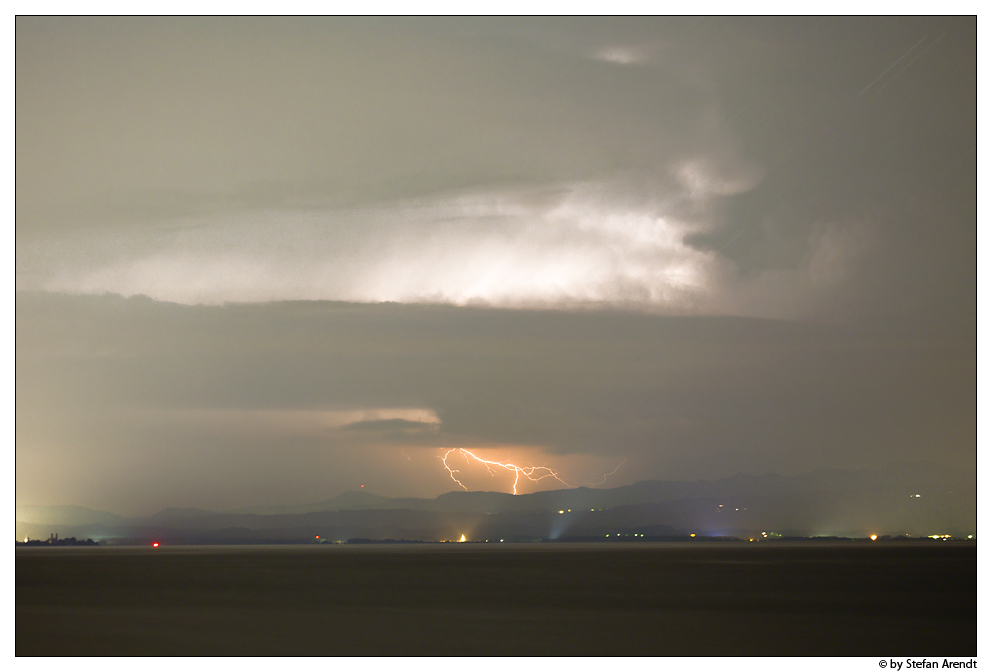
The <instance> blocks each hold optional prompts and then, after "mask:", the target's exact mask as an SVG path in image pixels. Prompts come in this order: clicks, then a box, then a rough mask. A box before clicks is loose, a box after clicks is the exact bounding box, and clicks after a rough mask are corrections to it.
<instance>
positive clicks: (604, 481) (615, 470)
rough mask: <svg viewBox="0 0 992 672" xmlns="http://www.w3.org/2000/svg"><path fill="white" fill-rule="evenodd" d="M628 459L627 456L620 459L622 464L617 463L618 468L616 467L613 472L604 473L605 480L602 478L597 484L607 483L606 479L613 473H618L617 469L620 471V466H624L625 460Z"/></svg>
mask: <svg viewBox="0 0 992 672" xmlns="http://www.w3.org/2000/svg"><path fill="white" fill-rule="evenodd" d="M626 461H627V458H626V457H625V458H623V460H621V461H620V464H618V465H617V468H616V469H614V470H613V471H611V472H610V473H608V474H603V480H601V481H600V482H599V483H597V484H596V485H602V484H603V483H606V479H608V478H609V477H610V476H612V475H613V474H615V473H617V471H618V470H619V469H620V467H622V466H623V464H624V462H626Z"/></svg>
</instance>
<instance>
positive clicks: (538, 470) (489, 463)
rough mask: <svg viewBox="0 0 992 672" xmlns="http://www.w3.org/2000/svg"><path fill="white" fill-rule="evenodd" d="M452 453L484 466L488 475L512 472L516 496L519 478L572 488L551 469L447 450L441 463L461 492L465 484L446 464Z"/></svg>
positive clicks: (455, 449)
mask: <svg viewBox="0 0 992 672" xmlns="http://www.w3.org/2000/svg"><path fill="white" fill-rule="evenodd" d="M452 453H458V454H460V455H461V456H462V457H464V458H465V461H466V462H469V463H471V461H472V460H475V461H476V462H479V463H480V464H484V465H485V466H486V469H488V470H489V473H490V475H492V476H495V475H496V473H497V469H505V470H506V471H509V472H512V473H513V474H514V478H513V494H517V484H518V483H519V482H520V477H521V476H523V477H524V478H526V479H527V480H529V481H535V482H537V481H542V480H544V479H545V478H553V479H555V480H556V481H558V482H559V483H561V484H562V485H564V486H565V487H566V488H570V487H572V486H571V485H569V484H568V483H566V482H565V481H563V480H562V479H561V477H559V476H558V472H557V471H555V470H554V469H552V468H551V467H535V466H533V465H531V466H527V467H520V466H517V465H516V464H513V463H512V462H497V461H495V460H486V459H483V458H481V457H479V456H478V455H476V454H475V453H473V452H472V451H470V450H467V449H465V448H449V449H448V451H447V452H446V453H445V454H444V455H443V456H442V457H441V462H442V463H443V464H444V468H445V469H447V470H448V474H449V475H450V476H451V480H453V481H454V482H455V483H457V484H458V485H459V486H460V487H461V489H462V490H468V488H466V487H465V484H464V483H462V482H461V481H459V480H458V478H457V477H456V476H455V474H457V473H459V470H458V469H452V468H451V465H450V464H448V456H449V455H451V454H452Z"/></svg>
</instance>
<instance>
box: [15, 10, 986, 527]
mask: <svg viewBox="0 0 992 672" xmlns="http://www.w3.org/2000/svg"><path fill="white" fill-rule="evenodd" d="M15 26H16V143H17V144H16V197H17V201H16V217H17V219H16V243H15V249H16V287H17V298H16V301H17V303H16V336H17V344H16V367H17V368H16V374H17V379H16V421H17V426H16V485H17V503H18V504H79V505H85V506H90V507H93V508H99V509H104V510H108V511H112V512H115V513H120V514H125V515H139V514H150V513H152V512H154V511H156V510H158V509H161V508H164V507H167V506H186V507H202V508H209V509H215V510H220V509H230V508H237V507H247V506H253V505H269V504H294V503H306V502H314V501H319V500H323V499H327V498H329V497H332V496H334V495H337V494H339V493H341V492H343V491H346V490H354V489H357V488H359V487H360V486H361V485H362V484H364V485H365V488H366V489H367V490H369V491H372V492H375V493H378V494H381V495H388V496H424V497H433V496H436V495H438V494H441V493H443V492H448V491H450V490H454V489H457V488H458V484H457V483H455V482H454V481H453V480H452V478H451V477H450V475H449V473H448V471H447V470H446V469H445V468H444V464H443V463H442V462H441V456H442V455H444V454H445V452H446V451H447V450H448V449H450V448H457V447H464V448H468V449H470V450H471V451H473V453H476V454H478V455H480V456H484V457H485V458H486V459H490V460H493V461H499V462H504V463H505V462H512V463H513V464H517V465H524V466H526V465H535V466H549V467H551V468H553V469H555V470H556V472H557V473H558V475H559V477H560V478H561V479H562V481H564V482H566V483H568V484H569V485H572V486H579V485H585V486H594V485H600V486H602V487H608V486H617V485H624V484H629V483H633V482H636V481H639V480H643V479H660V480H682V479H692V480H695V479H716V478H722V477H726V476H731V475H734V474H737V473H750V474H764V473H767V472H775V473H779V474H784V475H791V474H798V473H802V472H804V471H809V470H812V469H816V468H843V469H858V468H871V469H879V468H884V467H886V466H888V465H891V464H893V463H897V462H906V461H909V462H916V461H931V462H937V463H940V464H943V465H947V466H951V467H954V468H957V469H961V470H963V471H964V472H966V473H974V472H975V469H976V441H977V438H976V415H977V413H976V403H977V396H976V379H977V376H976V350H977V338H976V312H977V289H976V284H977V271H976V265H977V264H976V259H977V251H978V248H977V242H976V238H977V206H976V201H977V170H976V163H977V114H976V105H977V83H976V78H977V62H976V59H977V53H976V52H977V20H976V19H975V18H974V17H963V18H927V17H925V18H899V17H896V18H888V17H877V18H815V17H813V18H790V19H778V18H733V19H728V18H720V17H702V18H696V17H677V18H659V19H643V18H632V19H597V18H590V19H550V18H548V19H533V18H526V19H470V18H465V19H360V18H320V19H267V18H255V19H234V18H127V19H112V18H30V17H29V18H24V17H21V18H18V19H17V20H16V22H15ZM449 462H450V463H451V464H452V465H454V466H456V467H457V468H458V469H459V470H460V471H459V475H458V477H459V479H460V480H461V481H462V482H463V483H464V484H465V486H467V487H468V488H470V489H473V490H500V491H503V492H509V491H510V490H511V489H512V481H513V474H512V473H509V472H507V471H506V470H502V469H499V468H497V469H496V471H495V473H494V474H490V473H489V472H488V471H487V469H486V468H485V467H484V466H483V465H481V464H478V463H476V464H474V465H473V464H470V463H469V462H468V461H466V460H464V459H462V460H461V461H460V462H457V464H456V463H455V462H454V461H452V460H451V459H450V458H449ZM618 467H619V468H618ZM611 472H613V473H612V474H611ZM607 474H610V475H607ZM554 487H564V486H563V485H562V484H561V483H560V482H558V481H555V480H554V479H545V480H542V481H540V482H539V483H529V482H524V483H523V487H522V491H523V492H532V491H534V490H536V489H545V488H554Z"/></svg>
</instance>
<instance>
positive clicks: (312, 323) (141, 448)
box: [17, 295, 976, 506]
mask: <svg viewBox="0 0 992 672" xmlns="http://www.w3.org/2000/svg"><path fill="white" fill-rule="evenodd" d="M55 316H57V317H55ZM18 343H19V347H18V369H17V376H18V378H17V380H18V384H17V395H18V445H19V447H20V450H21V451H22V456H21V458H20V459H19V464H18V469H19V477H23V478H22V483H23V485H22V487H23V488H24V490H25V492H39V493H40V492H43V491H44V489H43V488H40V487H38V486H35V485H32V483H34V479H33V478H29V475H30V476H40V474H38V473H37V470H38V469H40V468H41V467H40V466H39V463H38V462H37V461H38V460H40V461H41V462H40V464H41V465H49V464H54V463H58V464H73V465H76V469H77V471H76V472H75V476H76V478H78V481H77V486H67V487H69V491H70V492H71V491H73V490H74V489H75V487H78V489H79V493H78V496H83V495H84V493H85V492H86V491H87V489H88V486H87V485H86V484H87V483H91V482H98V483H100V487H101V489H102V490H103V493H102V494H101V497H102V498H106V499H107V501H114V502H117V501H120V502H121V503H120V504H119V505H118V506H123V502H124V501H125V500H126V496H125V494H124V493H125V492H126V491H127V488H128V487H129V486H127V485H125V484H122V483H121V480H122V479H121V474H120V471H119V468H120V465H121V464H122V463H125V464H130V465H131V469H132V470H133V471H132V472H131V475H132V476H133V477H135V478H138V477H140V478H151V477H152V476H153V475H155V477H157V478H169V477H170V475H171V476H174V477H175V478H177V479H180V474H183V473H186V474H187V475H186V476H184V477H182V479H180V480H183V481H184V482H185V483H187V484H189V483H191V482H200V484H201V486H202V487H204V488H207V487H212V488H214V489H215V490H217V491H218V492H215V493H214V494H213V495H211V496H212V497H214V498H215V499H217V500H223V501H227V502H229V503H230V504H231V505H234V504H238V503H241V502H243V501H250V499H251V498H250V496H249V495H248V492H249V491H250V488H251V487H254V486H252V485H251V484H253V483H256V484H260V483H262V482H263V481H264V482H265V484H266V489H269V490H275V489H274V488H273V486H272V483H273V482H277V483H291V482H295V481H300V480H302V481H304V482H307V481H309V480H310V477H309V476H308V475H307V471H308V470H309V469H312V468H313V461H314V460H316V459H318V458H317V457H315V455H316V454H317V453H323V454H324V456H325V457H330V456H333V463H334V465H335V466H334V469H335V470H337V471H338V472H342V473H344V472H346V473H347V474H348V475H349V477H351V478H362V477H361V476H359V474H363V473H364V474H370V472H373V471H375V472H377V474H378V477H379V478H380V481H381V482H389V483H391V484H393V486H394V487H395V489H396V490H397V491H399V492H401V493H410V494H426V493H430V492H434V494H437V493H439V492H442V491H445V490H446V489H449V487H450V484H448V485H446V482H445V480H444V479H443V478H437V479H435V480H434V481H428V482H427V483H425V482H423V481H421V482H417V481H418V479H419V478H421V477H422V474H421V473H420V472H417V471H412V472H410V471H407V470H408V468H409V467H408V465H407V462H406V461H405V460H403V459H402V458H401V457H400V456H399V449H400V448H401V447H403V446H406V448H407V449H408V450H413V451H416V450H426V451H428V453H430V455H431V456H432V459H433V456H434V453H436V449H437V448H438V447H441V446H452V445H496V446H499V445H509V446H512V445H529V446H540V447H543V448H544V449H545V453H546V454H550V455H561V456H567V455H573V454H580V455H590V456H596V457H601V458H610V459H615V460H616V461H619V459H620V458H622V457H626V458H627V459H628V463H629V464H630V465H631V470H629V471H627V472H626V473H623V474H619V478H618V480H617V482H618V483H621V482H630V481H632V480H636V479H637V478H639V477H646V476H653V477H657V478H700V477H718V476H726V475H732V474H734V473H737V472H739V471H745V472H750V473H764V472H766V471H779V472H792V473H795V472H798V471H802V470H806V469H811V468H815V467H821V466H859V465H860V466H865V465H868V466H884V465H886V464H888V463H890V462H892V461H897V460H905V459H928V458H933V457H934V455H939V456H940V460H941V461H943V462H945V463H948V464H952V465H954V466H956V467H960V468H969V467H970V466H971V465H973V459H974V442H975V429H974V404H975V391H974V390H975V382H976V380H975V371H974V342H970V343H969V342H968V340H967V339H965V340H960V339H947V338H940V337H933V336H931V337H929V338H920V337H913V336H906V337H895V338H894V337H893V335H892V334H889V333H885V332H882V331H879V330H872V329H862V328H857V329H856V328H846V327H836V326H834V327H824V326H814V325H799V324H794V323H785V322H776V321H766V320H752V319H743V318H694V317H682V318H678V317H663V316H646V315H640V314H636V313H623V312H609V311H607V312H586V313H569V312H538V311H505V310H483V309H466V308H451V307H442V306H400V305H382V306H368V305H364V306H363V305H349V304H333V303H319V302H318V303H310V302H302V303H287V304H274V305H256V306H251V305H229V306H224V307H190V306H180V305H175V304H161V303H156V302H151V301H147V300H143V299H128V300H126V299H122V298H120V297H113V296H107V297H92V298H85V297H79V298H72V297H62V296H52V295H21V296H20V297H19V301H18ZM347 408H358V409H362V408H365V409H372V408H380V409H381V408H408V409H416V408H420V409H432V410H433V411H434V412H435V413H436V415H437V418H438V420H439V421H440V425H439V427H437V430H438V431H437V433H432V432H426V433H425V432H392V433H390V434H389V436H388V437H387V439H386V442H387V443H389V444H390V445H392V446H394V449H393V451H392V452H391V453H390V455H391V457H390V458H389V459H387V460H386V461H385V462H384V461H383V458H382V456H381V455H380V454H378V453H369V452H367V450H365V449H363V448H362V447H361V446H362V445H364V442H359V443H355V441H354V439H353V438H352V437H353V436H354V435H355V434H362V435H366V434H374V432H354V431H346V432H345V433H346V434H347V435H350V436H348V437H345V436H343V435H342V433H340V431H338V430H342V429H343V430H354V429H357V428H362V429H383V430H385V429H393V430H395V429H404V428H409V427H426V426H430V423H424V422H417V421H411V420H404V419H402V418H399V419H395V418H394V419H390V418H384V419H381V420H369V421H356V422H349V423H344V422H341V423H339V425H340V426H339V428H338V429H334V428H333V427H330V426H329V425H328V426H325V425H321V424H320V422H316V421H315V420H314V419H313V418H312V417H310V416H308V415H306V414H307V413H310V414H312V415H313V416H314V417H319V415H320V413H321V412H322V411H327V410H333V409H347ZM301 409H302V414H301ZM280 413H282V414H284V415H285V417H283V416H280V415H279V414H280ZM294 414H295V415H294ZM253 417H254V419H252V418H253ZM266 418H269V419H270V420H271V422H269V421H268V420H266ZM279 418H283V420H279ZM253 423H254V424H253ZM332 424H333V423H332ZM107 451H111V452H112V453H113V454H114V455H115V456H116V457H114V458H108V457H107V454H108V453H107ZM232 451H233V452H236V453H237V454H239V455H240V457H239V459H238V460H236V463H229V462H228V459H229V458H230V457H231V454H232ZM301 453H307V454H309V455H310V457H308V458H307V459H306V460H300V459H299V458H298V456H299V454H301ZM294 456H295V457H294ZM108 461H109V463H111V464H113V465H114V468H113V470H112V471H111V472H110V473H109V474H108V473H107V471H106V470H107V467H108ZM605 462H609V460H605ZM605 462H604V463H605ZM191 464H195V465H196V467H195V468H194V467H191V466H190V465H191ZM433 464H434V465H435V468H436V469H437V470H438V472H439V473H435V475H436V476H443V475H444V473H443V472H440V464H439V463H437V462H433ZM611 468H612V467H611ZM187 470H189V471H191V472H196V473H188V472H187ZM101 474H102V476H101ZM368 478H370V476H368ZM124 480H125V481H126V480H128V479H124ZM331 481H332V483H333V485H332V483H327V484H325V485H324V486H321V485H320V484H319V483H313V482H308V485H307V488H306V491H308V492H309V493H310V494H311V496H313V497H318V496H320V495H322V494H327V493H326V491H323V492H322V491H321V488H322V487H327V488H330V489H333V488H334V487H344V486H345V485H346V483H343V482H341V481H339V480H337V479H331ZM190 487H191V486H190ZM36 488H37V490H36ZM122 489H123V491H122ZM220 493H223V495H222V494H220ZM189 494H190V496H193V493H189ZM268 495H269V496H270V497H274V496H276V493H275V491H273V492H269V493H268ZM201 496H202V495H201ZM282 496H283V497H287V496H290V495H289V493H282Z"/></svg>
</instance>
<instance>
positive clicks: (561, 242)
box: [19, 173, 744, 311]
mask: <svg viewBox="0 0 992 672" xmlns="http://www.w3.org/2000/svg"><path fill="white" fill-rule="evenodd" d="M699 175H700V177H699V179H698V180H697V183H694V185H695V186H694V187H693V188H699V189H702V190H703V192H702V194H701V197H703V198H710V197H712V196H713V194H714V193H716V194H719V193H721V190H722V191H724V192H725V191H726V187H725V186H724V185H723V184H722V183H720V184H717V186H715V187H713V186H706V185H704V184H703V180H704V177H703V173H700V174H699ZM706 184H709V183H706ZM743 184H744V183H743V182H739V183H738V186H739V185H743ZM700 185H702V186H700ZM739 188H744V187H743V186H739ZM528 196H529V194H527V193H526V192H523V193H517V192H513V191H504V192H497V193H471V194H464V195H456V196H451V197H448V198H446V199H439V200H435V201H426V200H420V201H406V202H401V203H399V204H395V205H391V206H381V207H376V208H365V209H353V210H323V211H289V212H250V213H245V214H242V215H237V216H235V215H229V216H224V217H215V218H206V219H193V220H188V221H185V222H180V223H178V224H175V223H172V224H170V225H169V226H167V227H166V226H163V227H160V228H159V229H158V230H156V231H155V234H154V235H151V236H144V237H140V238H139V237H132V238H125V237H122V236H121V235H120V234H119V233H117V232H115V231H111V230H104V231H97V232H90V233H87V234H85V235H79V236H76V237H74V238H72V239H71V240H67V241H62V242H61V244H57V245H53V246H52V247H50V248H48V250H47V258H46V257H45V255H44V254H40V255H37V256H32V255H31V254H30V253H28V254H25V255H23V256H22V264H21V268H20V271H21V272H20V273H19V288H21V289H44V290H48V291H61V292H69V293H104V292H112V293H119V294H122V295H125V296H130V295H136V294H143V295H146V296H149V297H151V298H153V299H157V300H164V301H171V302H177V303H186V304H197V303H205V304H220V303H224V302H262V301H278V300H297V299H311V300H317V299H322V300H342V301H358V302H382V301H397V302H435V303H452V304H455V305H468V304H484V305H492V306H501V307H556V306H569V305H582V304H595V305H623V306H631V307H640V308H646V309H660V310H677V311H691V310H699V309H702V308H705V306H706V304H707V301H708V298H709V295H710V293H711V292H712V291H713V289H714V287H713V286H712V282H713V278H714V275H715V273H716V271H717V269H718V267H719V266H720V262H719V260H718V259H717V256H716V255H715V254H713V253H712V252H708V251H703V250H700V249H696V248H694V247H692V246H690V245H688V244H687V243H686V242H685V237H686V236H687V235H688V234H690V233H693V232H696V231H699V230H703V229H705V224H701V223H698V222H695V221H693V220H692V219H689V218H685V214H688V215H689V217H692V213H691V212H688V211H686V210H685V208H681V211H680V208H679V207H678V206H677V203H676V201H677V199H676V198H670V199H668V200H667V201H666V200H654V201H645V200H643V199H640V200H638V199H633V198H630V197H627V196H618V195H615V194H611V193H610V185H602V184H592V185H589V184H578V185H572V186H570V187H568V188H567V189H562V190H560V193H559V192H555V193H554V194H553V195H552V196H550V197H547V198H545V199H543V200H541V199H538V200H537V202H536V203H535V202H534V200H535V199H533V198H528ZM53 250H54V252H53Z"/></svg>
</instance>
